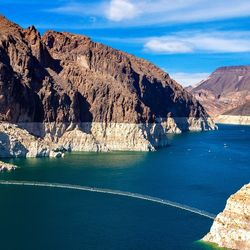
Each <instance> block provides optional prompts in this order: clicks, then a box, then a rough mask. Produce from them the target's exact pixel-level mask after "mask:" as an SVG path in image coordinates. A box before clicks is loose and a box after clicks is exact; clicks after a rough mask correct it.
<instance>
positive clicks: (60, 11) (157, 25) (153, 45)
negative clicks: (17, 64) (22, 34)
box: [0, 0, 250, 85]
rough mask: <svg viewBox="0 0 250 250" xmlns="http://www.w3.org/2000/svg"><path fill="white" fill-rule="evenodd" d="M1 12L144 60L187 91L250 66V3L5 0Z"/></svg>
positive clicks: (24, 23)
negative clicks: (222, 71) (220, 70)
mask: <svg viewBox="0 0 250 250" xmlns="http://www.w3.org/2000/svg"><path fill="white" fill-rule="evenodd" d="M0 12H1V14H3V15H5V16H6V17H7V18H9V19H10V20H12V21H14V22H16V23H18V24H20V25H21V26H22V27H28V26H30V25H35V26H36V27H37V29H38V30H39V31H40V32H41V33H44V32H45V31H46V30H48V29H53V30H58V31H68V32H74V33H78V34H84V35H87V36H90V37H91V38H92V39H93V40H94V41H98V42H102V43H105V44H107V45H109V46H112V47H114V48H117V49H120V50H124V51H126V52H128V53H131V54H134V55H136V56H139V57H143V58H145V59H147V60H150V61H151V62H153V63H154V64H156V65H158V66H159V67H161V68H162V69H164V70H165V71H167V72H168V73H170V75H171V76H172V77H173V78H175V79H176V80H177V81H179V82H180V83H181V84H183V85H189V84H194V83H197V82H199V81H200V80H202V79H204V78H206V77H207V76H208V75H209V73H211V72H212V71H213V70H214V69H215V68H217V67H220V66H229V65H250V30H249V27H250V0H216V1H211V0H137V1H133V0H99V1H97V0H93V1H86V0H74V1H71V0H69V1H65V0H54V1H51V0H43V1H40V0H37V1H35V0H34V1H32V0H29V1H28V0H20V1H19V0H1V1H0Z"/></svg>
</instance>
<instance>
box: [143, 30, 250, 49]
mask: <svg viewBox="0 0 250 250" xmlns="http://www.w3.org/2000/svg"><path fill="white" fill-rule="evenodd" d="M144 48H145V49H146V50H147V51H151V52H154V53H161V54H176V53H192V52H209V53H237V52H250V32H225V31H224V32H223V31H221V32H218V31H216V32H215V31H213V32H206V31H198V32H197V31H196V32H187V33H185V32H180V33H176V34H173V35H170V36H161V37H158V38H155V37H153V38H148V41H146V42H145V44H144Z"/></svg>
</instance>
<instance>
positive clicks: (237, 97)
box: [189, 66, 250, 120]
mask: <svg viewBox="0 0 250 250" xmlns="http://www.w3.org/2000/svg"><path fill="white" fill-rule="evenodd" d="M189 91H190V92H191V93H193V94H194V96H195V97H196V98H197V100H199V101H200V102H201V103H202V104H203V106H204V107H205V108H206V110H207V111H208V113H209V114H210V115H211V116H212V117H214V118H215V120H217V116H219V115H224V113H228V112H229V113H230V112H231V110H233V109H235V110H234V112H233V115H235V116H242V114H241V113H240V112H236V111H237V109H238V108H239V107H241V106H242V105H244V104H246V103H247V102H250V66H232V67H221V68H218V69H217V70H215V71H214V72H213V73H212V74H211V75H210V76H209V78H208V79H206V80H204V81H202V82H201V83H200V84H199V85H198V86H195V87H194V88H192V89H190V88H189ZM239 111H240V110H239ZM249 115H250V113H249V112H248V114H247V116H249ZM245 116H246V114H245Z"/></svg>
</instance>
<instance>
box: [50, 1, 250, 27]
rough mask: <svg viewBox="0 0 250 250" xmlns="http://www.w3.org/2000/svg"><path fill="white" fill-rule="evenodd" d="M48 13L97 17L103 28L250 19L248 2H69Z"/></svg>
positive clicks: (249, 4)
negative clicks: (104, 20) (239, 18)
mask: <svg viewBox="0 0 250 250" xmlns="http://www.w3.org/2000/svg"><path fill="white" fill-rule="evenodd" d="M48 11H50V12H54V13H60V14H70V15H79V16H88V15H92V16H98V17H102V18H105V19H106V20H107V22H103V20H101V21H100V23H101V24H102V25H103V27H105V26H106V25H108V26H109V25H110V23H109V22H112V23H113V26H116V25H119V26H121V25H124V26H145V25H154V24H172V23H185V22H189V23H190V22H200V21H210V20H223V19H227V18H235V17H248V16H250V1H249V0H219V1H211V0H137V1H132V0H109V1H108V0H102V1H100V2H98V3H97V2H92V3H91V2H89V3H81V2H80V1H78V2H77V1H74V2H69V3H67V4H64V5H61V6H59V7H57V8H53V9H49V10H48Z"/></svg>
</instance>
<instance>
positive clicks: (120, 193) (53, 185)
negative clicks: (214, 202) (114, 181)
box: [0, 180, 215, 220]
mask: <svg viewBox="0 0 250 250" xmlns="http://www.w3.org/2000/svg"><path fill="white" fill-rule="evenodd" d="M0 185H15V186H34V187H48V188H60V189H73V190H80V191H86V192H94V193H104V194H111V195H118V196H125V197H129V198H134V199H139V200H146V201H150V202H154V203H159V204H162V205H166V206H170V207H174V208H178V209H181V210H185V211H188V212H190V213H193V214H197V215H200V216H203V217H206V218H209V219H212V220H214V219H215V215H214V214H211V213H209V212H206V211H204V210H200V209H197V208H193V207H190V206H186V205H183V204H181V203H177V202H173V201H169V200H166V199H161V198H157V197H153V196H149V195H144V194H139V193H132V192H126V191H121V190H113V189H105V188H96V187H88V186H80V185H71V184H63V183H49V182H35V181H1V180H0Z"/></svg>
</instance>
